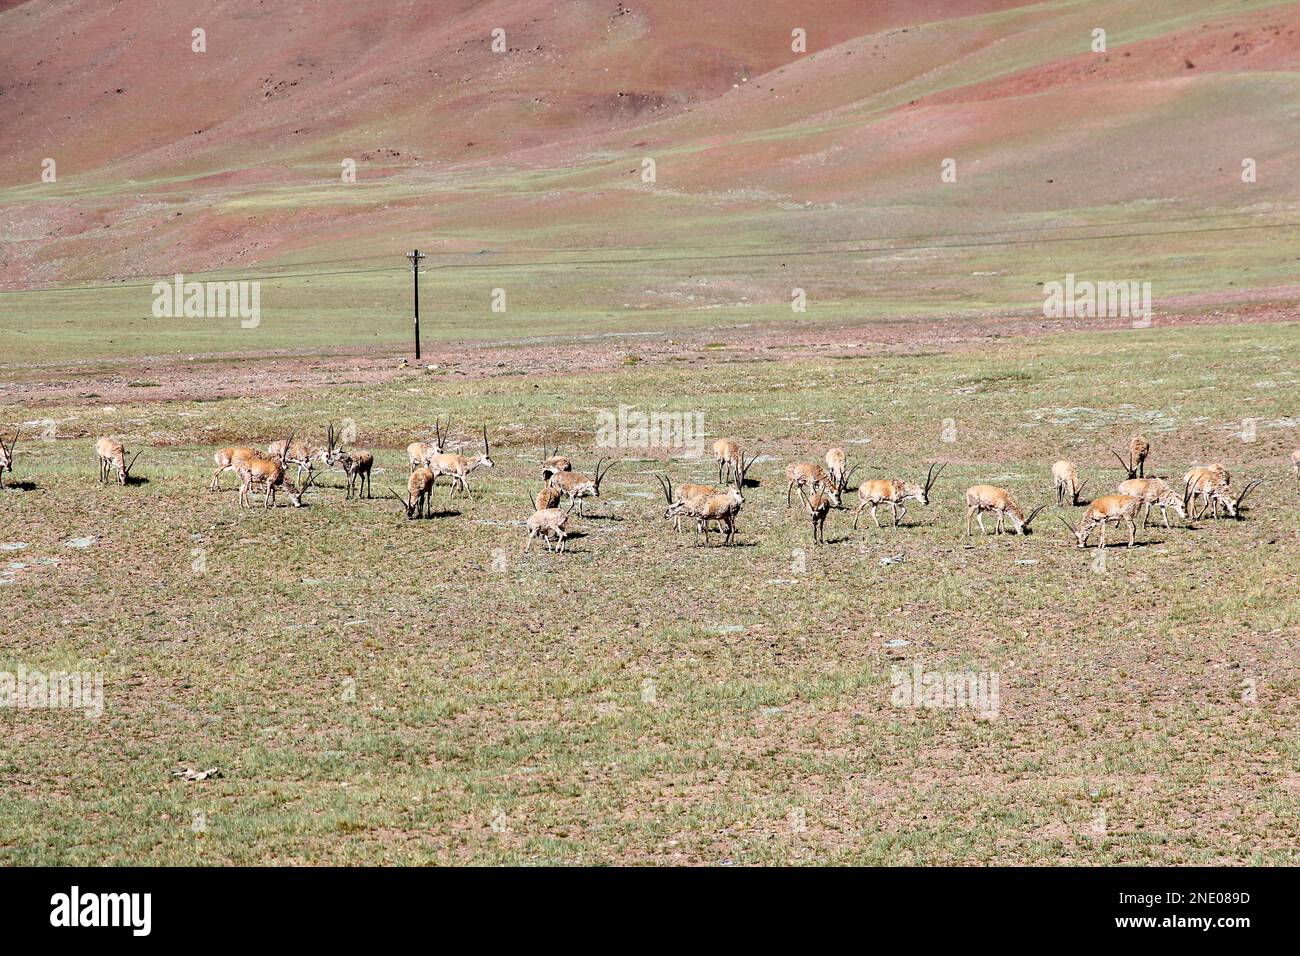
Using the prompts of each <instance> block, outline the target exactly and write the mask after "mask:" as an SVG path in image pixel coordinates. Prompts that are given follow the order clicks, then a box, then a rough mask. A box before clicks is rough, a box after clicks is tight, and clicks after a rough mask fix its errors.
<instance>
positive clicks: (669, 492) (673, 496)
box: [655, 475, 726, 531]
mask: <svg viewBox="0 0 1300 956" xmlns="http://www.w3.org/2000/svg"><path fill="white" fill-rule="evenodd" d="M655 480H656V481H658V482H659V487H660V488H662V489H663V492H664V500H665V501H666V502H667V503H668V507H669V508H671V507H672V506H673V505H676V504H681V503H682V502H683V501H686V500H687V499H690V498H700V497H708V496H709V495H722V494H726V489H725V488H715V487H713V486H712V485H695V484H690V483H689V482H688V483H687V484H684V485H680V486H678V488H677V491H676V493H674V492H673V480H672V479H671V478H669V477H668V476H667V475H655ZM664 517H670V516H669V515H668V514H667V513H665V515H664ZM671 517H672V519H673V530H675V531H681V530H682V515H681V513H680V512H678V513H677V514H674V515H672V516H671Z"/></svg>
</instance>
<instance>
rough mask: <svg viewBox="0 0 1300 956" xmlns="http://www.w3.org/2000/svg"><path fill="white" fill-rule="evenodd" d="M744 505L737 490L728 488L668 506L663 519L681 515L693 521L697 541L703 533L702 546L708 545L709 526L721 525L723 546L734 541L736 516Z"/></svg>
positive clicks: (741, 496)
mask: <svg viewBox="0 0 1300 956" xmlns="http://www.w3.org/2000/svg"><path fill="white" fill-rule="evenodd" d="M744 503H745V498H744V496H743V495H742V494H741V493H740V489H739V488H728V489H727V490H726V491H724V492H723V493H721V494H717V495H698V496H696V497H694V498H689V499H687V500H685V501H679V502H676V503H674V504H671V505H669V506H668V510H667V511H665V512H664V517H665V518H676V517H677V516H678V515H682V516H684V517H687V518H694V519H695V535H696V538H697V540H698V538H699V534H700V532H701V531H702V532H704V546H705V547H708V545H709V524H710V522H716V523H717V524H719V525H721V527H722V530H723V532H724V538H723V542H722V543H723V544H724V545H729V544H732V543H733V542H734V541H735V539H736V516H737V515H738V514H740V509H741V507H742V506H743V505H744Z"/></svg>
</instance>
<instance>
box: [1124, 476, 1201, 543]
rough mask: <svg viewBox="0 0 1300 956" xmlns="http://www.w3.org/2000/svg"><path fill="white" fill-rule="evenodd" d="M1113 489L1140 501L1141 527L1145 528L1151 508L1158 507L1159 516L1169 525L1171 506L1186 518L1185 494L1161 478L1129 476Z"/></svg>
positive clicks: (1149, 517) (1181, 516)
mask: <svg viewBox="0 0 1300 956" xmlns="http://www.w3.org/2000/svg"><path fill="white" fill-rule="evenodd" d="M1115 490H1116V491H1117V492H1118V493H1119V494H1121V495H1131V496H1133V497H1134V498H1136V499H1138V501H1140V502H1142V505H1143V510H1142V528H1143V530H1146V526H1147V523H1148V521H1150V519H1151V508H1152V507H1153V506H1154V507H1156V508H1159V509H1160V516H1161V517H1162V518H1164V520H1165V527H1166V528H1168V527H1169V509H1170V508H1173V509H1174V512H1175V513H1176V514H1177V515H1178V517H1180V518H1182V519H1183V520H1184V521H1186V520H1187V496H1186V495H1185V494H1183V495H1180V494H1178V493H1177V492H1176V491H1174V489H1173V488H1172V487H1171V486H1170V484H1169V482H1167V481H1165V480H1164V479H1163V478H1130V479H1128V480H1127V481H1121V482H1120V483H1119V484H1118V485H1117V486H1116V487H1115Z"/></svg>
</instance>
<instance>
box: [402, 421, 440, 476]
mask: <svg viewBox="0 0 1300 956" xmlns="http://www.w3.org/2000/svg"><path fill="white" fill-rule="evenodd" d="M433 431H434V436H435V437H434V439H433V441H431V442H427V441H413V442H411V443H410V444H409V445H407V446H406V459H407V461H408V462H410V465H411V471H415V469H417V468H429V467H431V465H430V463H429V462H430V459H432V458H433V456H434V455H441V454H442V452H443V449H445V448H446V447H447V432H444V431H443V428H442V416H441V415H440V416H438V418H436V419H435V420H434V423H433ZM447 431H448V432H449V431H451V416H450V415H448V416H447Z"/></svg>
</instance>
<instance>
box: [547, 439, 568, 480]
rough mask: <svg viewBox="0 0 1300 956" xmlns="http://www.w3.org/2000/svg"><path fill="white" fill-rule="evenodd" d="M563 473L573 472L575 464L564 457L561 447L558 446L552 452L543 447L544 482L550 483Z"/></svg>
mask: <svg viewBox="0 0 1300 956" xmlns="http://www.w3.org/2000/svg"><path fill="white" fill-rule="evenodd" d="M561 471H573V462H571V461H569V459H568V458H566V457H565V456H564V455H561V454H560V446H559V445H556V446H555V447H554V448H553V449H551V450H550V451H547V448H546V446H545V445H543V446H542V481H550V480H551V478H553V477H554V476H555V475H556V474H557V473H559V472H561Z"/></svg>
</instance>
